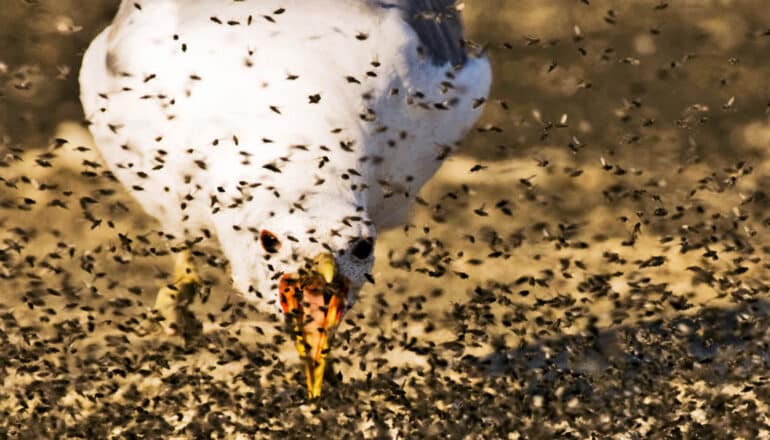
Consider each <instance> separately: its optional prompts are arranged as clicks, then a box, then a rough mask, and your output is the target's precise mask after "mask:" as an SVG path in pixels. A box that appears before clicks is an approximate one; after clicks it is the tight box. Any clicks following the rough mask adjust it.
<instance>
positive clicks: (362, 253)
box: [353, 238, 374, 260]
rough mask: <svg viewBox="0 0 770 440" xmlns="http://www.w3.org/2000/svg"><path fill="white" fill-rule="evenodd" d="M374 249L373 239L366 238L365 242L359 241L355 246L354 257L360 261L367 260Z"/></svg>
mask: <svg viewBox="0 0 770 440" xmlns="http://www.w3.org/2000/svg"><path fill="white" fill-rule="evenodd" d="M373 248H374V242H373V241H372V239H371V238H364V239H363V240H358V243H356V245H355V246H353V255H355V257H356V258H358V259H359V260H366V259H367V258H369V255H371V254H372V249H373Z"/></svg>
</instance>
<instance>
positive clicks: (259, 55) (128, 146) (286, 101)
mask: <svg viewBox="0 0 770 440" xmlns="http://www.w3.org/2000/svg"><path fill="white" fill-rule="evenodd" d="M460 9H461V7H460V6H459V5H456V4H455V3H454V1H450V0H411V1H410V0H390V1H374V0H313V1H302V0H123V1H122V3H121V5H120V7H119V10H118V12H117V15H116V16H115V18H114V20H113V22H112V24H111V25H110V26H109V27H107V28H106V29H105V30H104V31H103V32H102V33H101V34H99V35H98V36H97V37H96V38H95V39H94V41H93V42H92V44H91V45H90V47H89V48H88V50H87V52H86V53H85V55H84V59H83V65H82V68H81V72H80V89H81V101H82V105H83V109H84V112H85V116H86V119H87V121H88V123H89V129H90V131H91V133H92V135H93V137H94V141H95V143H96V145H97V146H98V149H99V150H100V152H101V155H102V156H103V158H104V161H105V162H106V164H107V165H108V166H109V168H110V170H111V171H112V172H113V174H114V175H115V176H116V177H117V178H118V179H119V180H120V182H121V183H122V184H123V185H124V186H125V187H126V189H127V190H128V191H129V192H130V193H131V194H132V196H133V197H134V198H135V199H136V201H137V202H138V203H139V204H140V205H141V206H142V208H143V209H144V210H145V211H146V212H147V213H148V214H150V215H151V216H153V217H155V218H156V219H157V220H158V221H159V222H160V224H161V225H162V228H163V231H164V233H165V236H166V237H167V238H168V240H169V243H182V244H181V245H177V246H175V247H172V250H174V251H175V253H174V254H175V255H174V258H175V262H174V273H173V280H172V282H171V283H170V284H169V285H167V286H164V287H162V288H161V289H160V290H159V292H158V294H157V298H156V301H155V305H154V309H155V310H157V312H158V314H159V315H160V321H161V322H160V326H162V328H163V329H164V330H165V331H166V332H167V333H169V334H174V333H176V332H178V330H179V326H180V316H181V315H180V314H181V313H182V312H183V310H184V308H185V307H186V306H187V305H188V304H189V302H190V301H191V300H192V297H193V296H194V294H195V292H196V290H197V288H198V286H199V285H200V283H201V279H200V276H199V275H198V271H197V269H196V267H195V263H194V259H193V257H192V253H191V249H192V247H193V245H194V243H197V242H199V241H200V240H202V239H203V238H211V237H213V238H215V239H216V242H217V243H218V244H219V246H220V247H221V251H222V253H223V255H224V256H225V257H226V258H227V260H228V263H229V270H230V274H231V277H232V281H233V285H234V287H235V288H236V289H237V290H238V291H239V292H240V293H242V294H243V295H244V296H245V297H246V298H247V299H248V300H250V301H253V302H254V304H256V306H257V307H258V308H261V309H263V310H265V311H268V312H273V313H275V312H276V311H278V312H279V313H283V314H284V315H285V319H286V322H287V324H288V325H287V328H288V331H289V332H290V333H291V334H292V338H293V339H294V341H295V345H296V348H297V351H298V353H299V356H300V357H301V358H302V359H303V361H304V365H305V373H306V376H307V387H308V394H309V396H310V397H311V398H315V397H318V396H319V395H320V393H321V386H322V383H323V376H324V369H325V365H326V356H327V353H328V352H329V349H330V343H331V339H332V336H333V333H334V330H335V329H336V327H337V326H338V324H339V323H340V321H341V319H342V317H343V316H344V314H345V313H346V312H347V311H348V310H350V309H351V307H352V306H353V304H354V302H355V300H356V298H357V296H358V294H359V292H360V291H361V288H362V286H363V285H364V284H365V283H366V282H367V281H371V282H373V277H372V276H371V275H370V271H371V268H372V265H373V262H374V257H373V247H374V243H375V240H376V236H377V232H380V231H383V230H386V229H388V228H392V227H395V226H398V225H401V224H403V223H405V222H406V221H407V219H408V215H409V208H410V204H411V202H412V201H413V200H414V198H415V197H416V196H417V194H418V192H419V191H420V188H421V187H422V186H423V185H424V184H425V183H426V182H427V181H428V180H429V179H430V178H431V176H433V174H434V173H435V172H436V171H437V170H438V168H439V167H440V166H441V163H442V162H443V161H444V160H445V159H446V158H447V156H448V155H449V154H450V153H451V152H453V151H454V150H455V149H456V147H457V144H458V142H459V141H460V140H461V139H462V138H463V136H464V135H465V134H466V133H467V132H468V130H469V129H471V128H472V126H473V125H474V124H475V122H476V120H477V119H478V117H479V115H480V113H481V111H482V109H483V107H484V103H485V102H486V98H487V96H488V93H489V88H490V83H491V68H490V64H489V61H488V59H487V57H486V55H485V54H484V51H483V50H482V48H480V47H478V46H477V45H474V44H472V43H470V42H468V41H466V40H465V39H464V35H463V28H462V25H461V21H460V19H461V17H460Z"/></svg>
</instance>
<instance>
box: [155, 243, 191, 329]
mask: <svg viewBox="0 0 770 440" xmlns="http://www.w3.org/2000/svg"><path fill="white" fill-rule="evenodd" d="M200 284H201V279H200V276H199V275H198V271H197V270H196V269H195V263H194V262H193V259H192V254H190V251H188V250H185V251H182V252H179V253H177V254H175V255H174V282H173V284H171V285H167V286H163V287H161V288H160V290H159V291H158V295H157V296H156V297H155V306H154V307H153V308H154V309H155V311H156V312H157V313H158V314H159V315H160V316H161V317H162V318H163V319H162V321H161V323H160V325H161V327H163V331H164V332H166V334H168V335H175V334H177V332H178V331H179V330H180V329H181V326H182V324H183V323H182V315H183V313H182V312H183V311H184V310H185V309H186V308H187V306H189V305H190V303H192V301H193V298H194V297H195V293H196V292H197V291H198V287H199V286H200Z"/></svg>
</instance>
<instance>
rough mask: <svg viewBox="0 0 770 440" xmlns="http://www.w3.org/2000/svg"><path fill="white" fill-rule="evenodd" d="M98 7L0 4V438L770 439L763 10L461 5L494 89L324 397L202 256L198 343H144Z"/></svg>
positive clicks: (129, 205)
mask: <svg viewBox="0 0 770 440" xmlns="http://www.w3.org/2000/svg"><path fill="white" fill-rule="evenodd" d="M84 3H87V6H84ZM115 3H116V2H112V1H106V0H89V1H88V2H83V1H82V0H38V1H34V2H31V1H21V0H3V3H2V7H1V8H0V384H2V387H0V438H29V439H39V438H89V439H90V438H208V437H212V438H252V437H255V436H256V437H267V436H278V435H281V436H288V437H292V438H293V437H299V438H307V437H315V438H338V437H339V438H345V437H350V438H355V437H367V438H414V437H418V436H420V437H449V438H617V439H635V438H745V439H754V438H768V437H770V416H768V404H770V365H769V364H770V351H769V350H768V344H770V319H768V314H769V313H770V292H769V286H770V209H768V208H769V207H770V194H768V192H767V188H770V157H769V156H768V152H770V116H769V114H770V63H768V62H766V58H767V54H769V53H770V8H768V7H767V4H766V3H765V2H764V0H753V1H748V0H745V1H741V0H679V1H669V2H665V1H660V0H623V1H619V0H617V1H613V0H590V1H587V0H583V1H581V0H553V1H541V0H516V1H514V0H473V1H470V0H469V1H467V2H466V4H465V14H466V20H467V24H468V29H469V31H470V33H471V34H472V36H473V38H474V39H475V40H476V41H479V42H481V43H484V44H486V45H487V47H488V52H489V55H490V57H491V59H492V61H493V63H494V75H495V85H494V90H493V95H492V97H491V99H490V101H489V105H488V107H487V110H486V113H485V115H484V117H483V118H482V121H481V122H480V124H479V126H478V129H477V130H475V131H474V132H473V133H472V134H471V135H470V136H469V138H468V139H466V141H465V142H464V145H463V150H462V152H461V154H459V155H457V156H455V157H453V158H452V159H450V160H449V161H448V162H447V163H446V165H445V166H444V168H442V170H441V171H440V173H439V175H437V176H436V178H435V179H433V180H432V181H431V182H430V183H429V184H428V186H427V187H426V188H425V190H424V191H423V193H422V195H421V202H420V203H418V204H417V205H416V206H415V208H414V215H413V218H412V220H411V223H410V225H409V227H407V228H404V229H398V230H392V231H388V232H386V233H384V234H382V235H380V237H379V239H378V243H377V248H376V257H377V263H376V268H375V274H374V275H375V278H376V284H375V285H369V286H367V287H366V289H365V290H364V291H363V292H362V298H361V300H360V301H359V302H358V303H357V304H356V306H355V309H354V310H353V311H352V312H351V313H349V314H348V317H347V319H346V322H345V323H344V324H343V325H342V326H341V327H340V329H339V331H338V334H337V338H336V339H337V346H336V348H335V349H334V350H333V352H332V356H333V357H334V358H335V359H336V361H335V364H334V371H335V372H336V373H337V380H336V382H337V383H333V384H331V385H330V386H327V387H326V389H325V395H324V397H323V399H321V400H319V401H315V402H308V401H307V399H306V398H305V391H304V389H303V378H302V376H301V373H302V371H301V368H300V366H299V363H298V360H297V359H296V355H295V354H294V353H293V348H292V347H291V344H289V343H288V342H287V341H284V338H282V336H281V335H282V333H281V331H282V329H283V326H282V323H281V322H280V319H279V318H280V317H278V316H264V315H261V314H259V313H257V312H256V311H255V310H254V308H253V307H251V306H250V305H249V304H247V303H245V302H244V301H243V300H242V299H241V298H240V297H239V296H238V295H237V294H236V292H235V291H234V290H233V289H232V287H231V286H230V283H229V281H228V280H227V276H226V274H225V271H224V270H222V267H223V266H224V261H223V257H222V256H221V255H219V254H217V253H216V252H215V251H212V250H210V249H202V250H200V252H199V253H198V255H197V259H198V262H199V264H201V265H203V266H204V267H205V270H204V278H205V281H206V286H205V288H204V291H203V292H202V295H201V298H198V299H196V301H195V303H194V304H193V306H192V311H193V312H194V313H195V315H196V317H197V318H198V319H199V320H200V321H201V323H202V329H201V331H200V333H198V334H196V335H195V336H194V337H190V338H188V339H187V340H183V339H182V338H166V337H161V336H153V335H151V336H139V335H137V334H136V333H135V332H134V331H133V330H134V329H135V328H136V327H137V325H138V324H139V323H140V322H141V321H142V320H143V319H144V318H145V317H146V314H147V312H148V308H149V306H150V305H151V304H152V301H153V298H154V294H155V292H156V291H157V289H158V287H159V286H161V285H162V284H163V283H164V282H167V279H168V276H169V272H170V270H171V257H170V255H169V254H168V251H167V246H166V244H165V243H164V242H163V240H162V238H161V237H160V235H159V231H160V225H158V224H157V223H156V222H155V221H154V220H153V219H151V218H149V217H148V216H147V215H145V214H144V213H143V212H142V210H141V209H140V208H139V207H138V205H137V204H136V203H135V202H133V201H132V200H131V199H130V197H129V196H128V195H127V193H125V192H124V190H123V189H122V187H121V186H120V185H119V184H117V183H116V182H114V181H113V180H111V179H110V176H109V174H108V173H106V172H105V171H106V170H105V168H104V166H103V165H102V164H101V159H100V158H99V157H98V154H97V153H96V151H95V149H94V148H93V144H92V141H91V139H90V138H89V136H88V134H87V131H86V130H85V128H84V125H83V123H82V122H81V120H82V118H83V115H82V113H81V112H80V109H79V104H78V100H77V88H76V78H77V70H78V65H79V57H80V56H81V55H82V52H83V51H84V50H85V47H86V46H87V44H88V42H89V41H90V39H91V38H93V36H94V35H95V34H96V33H97V32H99V31H100V30H101V29H102V28H103V27H104V26H105V25H106V24H107V23H108V22H109V20H110V18H111V15H112V13H113V12H114V10H115V7H116V4H115ZM279 346H280V347H282V349H280V350H279V349H277V348H276V347H279Z"/></svg>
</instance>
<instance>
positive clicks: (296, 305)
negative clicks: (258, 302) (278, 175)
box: [231, 211, 375, 398]
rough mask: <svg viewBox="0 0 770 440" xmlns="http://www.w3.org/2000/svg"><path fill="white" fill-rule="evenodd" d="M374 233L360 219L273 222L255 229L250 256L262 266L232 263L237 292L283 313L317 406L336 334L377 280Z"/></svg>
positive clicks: (327, 216) (295, 217) (292, 217)
mask: <svg viewBox="0 0 770 440" xmlns="http://www.w3.org/2000/svg"><path fill="white" fill-rule="evenodd" d="M335 217H336V218H335ZM374 232H375V231H374V228H373V227H372V226H371V224H370V223H369V222H368V221H367V220H366V219H365V218H363V217H361V216H360V215H349V216H345V217H339V216H335V215H333V214H332V213H331V212H325V213H324V215H323V216H310V215H308V214H307V213H304V212H297V211H295V212H292V213H291V214H287V215H278V214H274V215H273V216H271V217H270V218H268V219H267V220H263V221H262V222H261V224H260V226H259V227H258V228H254V229H253V234H254V235H255V237H254V239H253V240H251V243H252V244H256V246H253V247H252V250H251V251H250V253H251V255H256V256H257V258H256V260H252V261H251V262H248V261H245V262H244V261H240V262H239V261H233V257H232V256H231V265H232V267H233V277H234V279H235V282H236V285H238V284H241V286H239V288H241V289H242V290H246V289H248V290H251V292H252V294H254V293H256V294H257V295H258V296H261V297H262V299H263V300H265V299H268V300H272V301H274V302H275V303H276V304H278V305H280V310H281V312H282V313H283V314H284V316H285V318H286V323H287V327H288V330H289V331H290V332H291V334H292V338H293V339H294V341H295V345H296V348H297V351H298V353H299V355H300V357H301V358H302V359H303V361H304V363H305V369H306V374H307V386H308V393H309V396H310V397H311V398H314V397H318V396H319V395H320V393H321V386H322V384H323V375H324V370H325V367H326V355H327V354H328V352H329V350H330V343H331V341H332V337H333V335H334V331H335V329H336V327H337V326H338V325H339V323H340V322H341V320H342V317H343V316H344V314H345V312H347V311H348V310H349V309H350V307H351V306H352V305H353V303H354V302H355V300H356V297H357V295H358V292H359V291H360V289H361V287H362V285H363V284H364V283H365V282H366V281H367V280H371V275H369V274H370V272H371V268H372V264H373V262H374V240H375V235H374ZM255 248H256V249H255ZM239 254H240V252H239ZM247 260H251V258H247ZM244 263H245V264H244ZM239 268H241V269H240V271H241V272H244V273H237V272H238V271H239ZM239 277H240V278H241V280H240V282H239V279H238V278H239ZM244 282H247V283H248V287H246V286H245V285H243V284H244Z"/></svg>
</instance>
